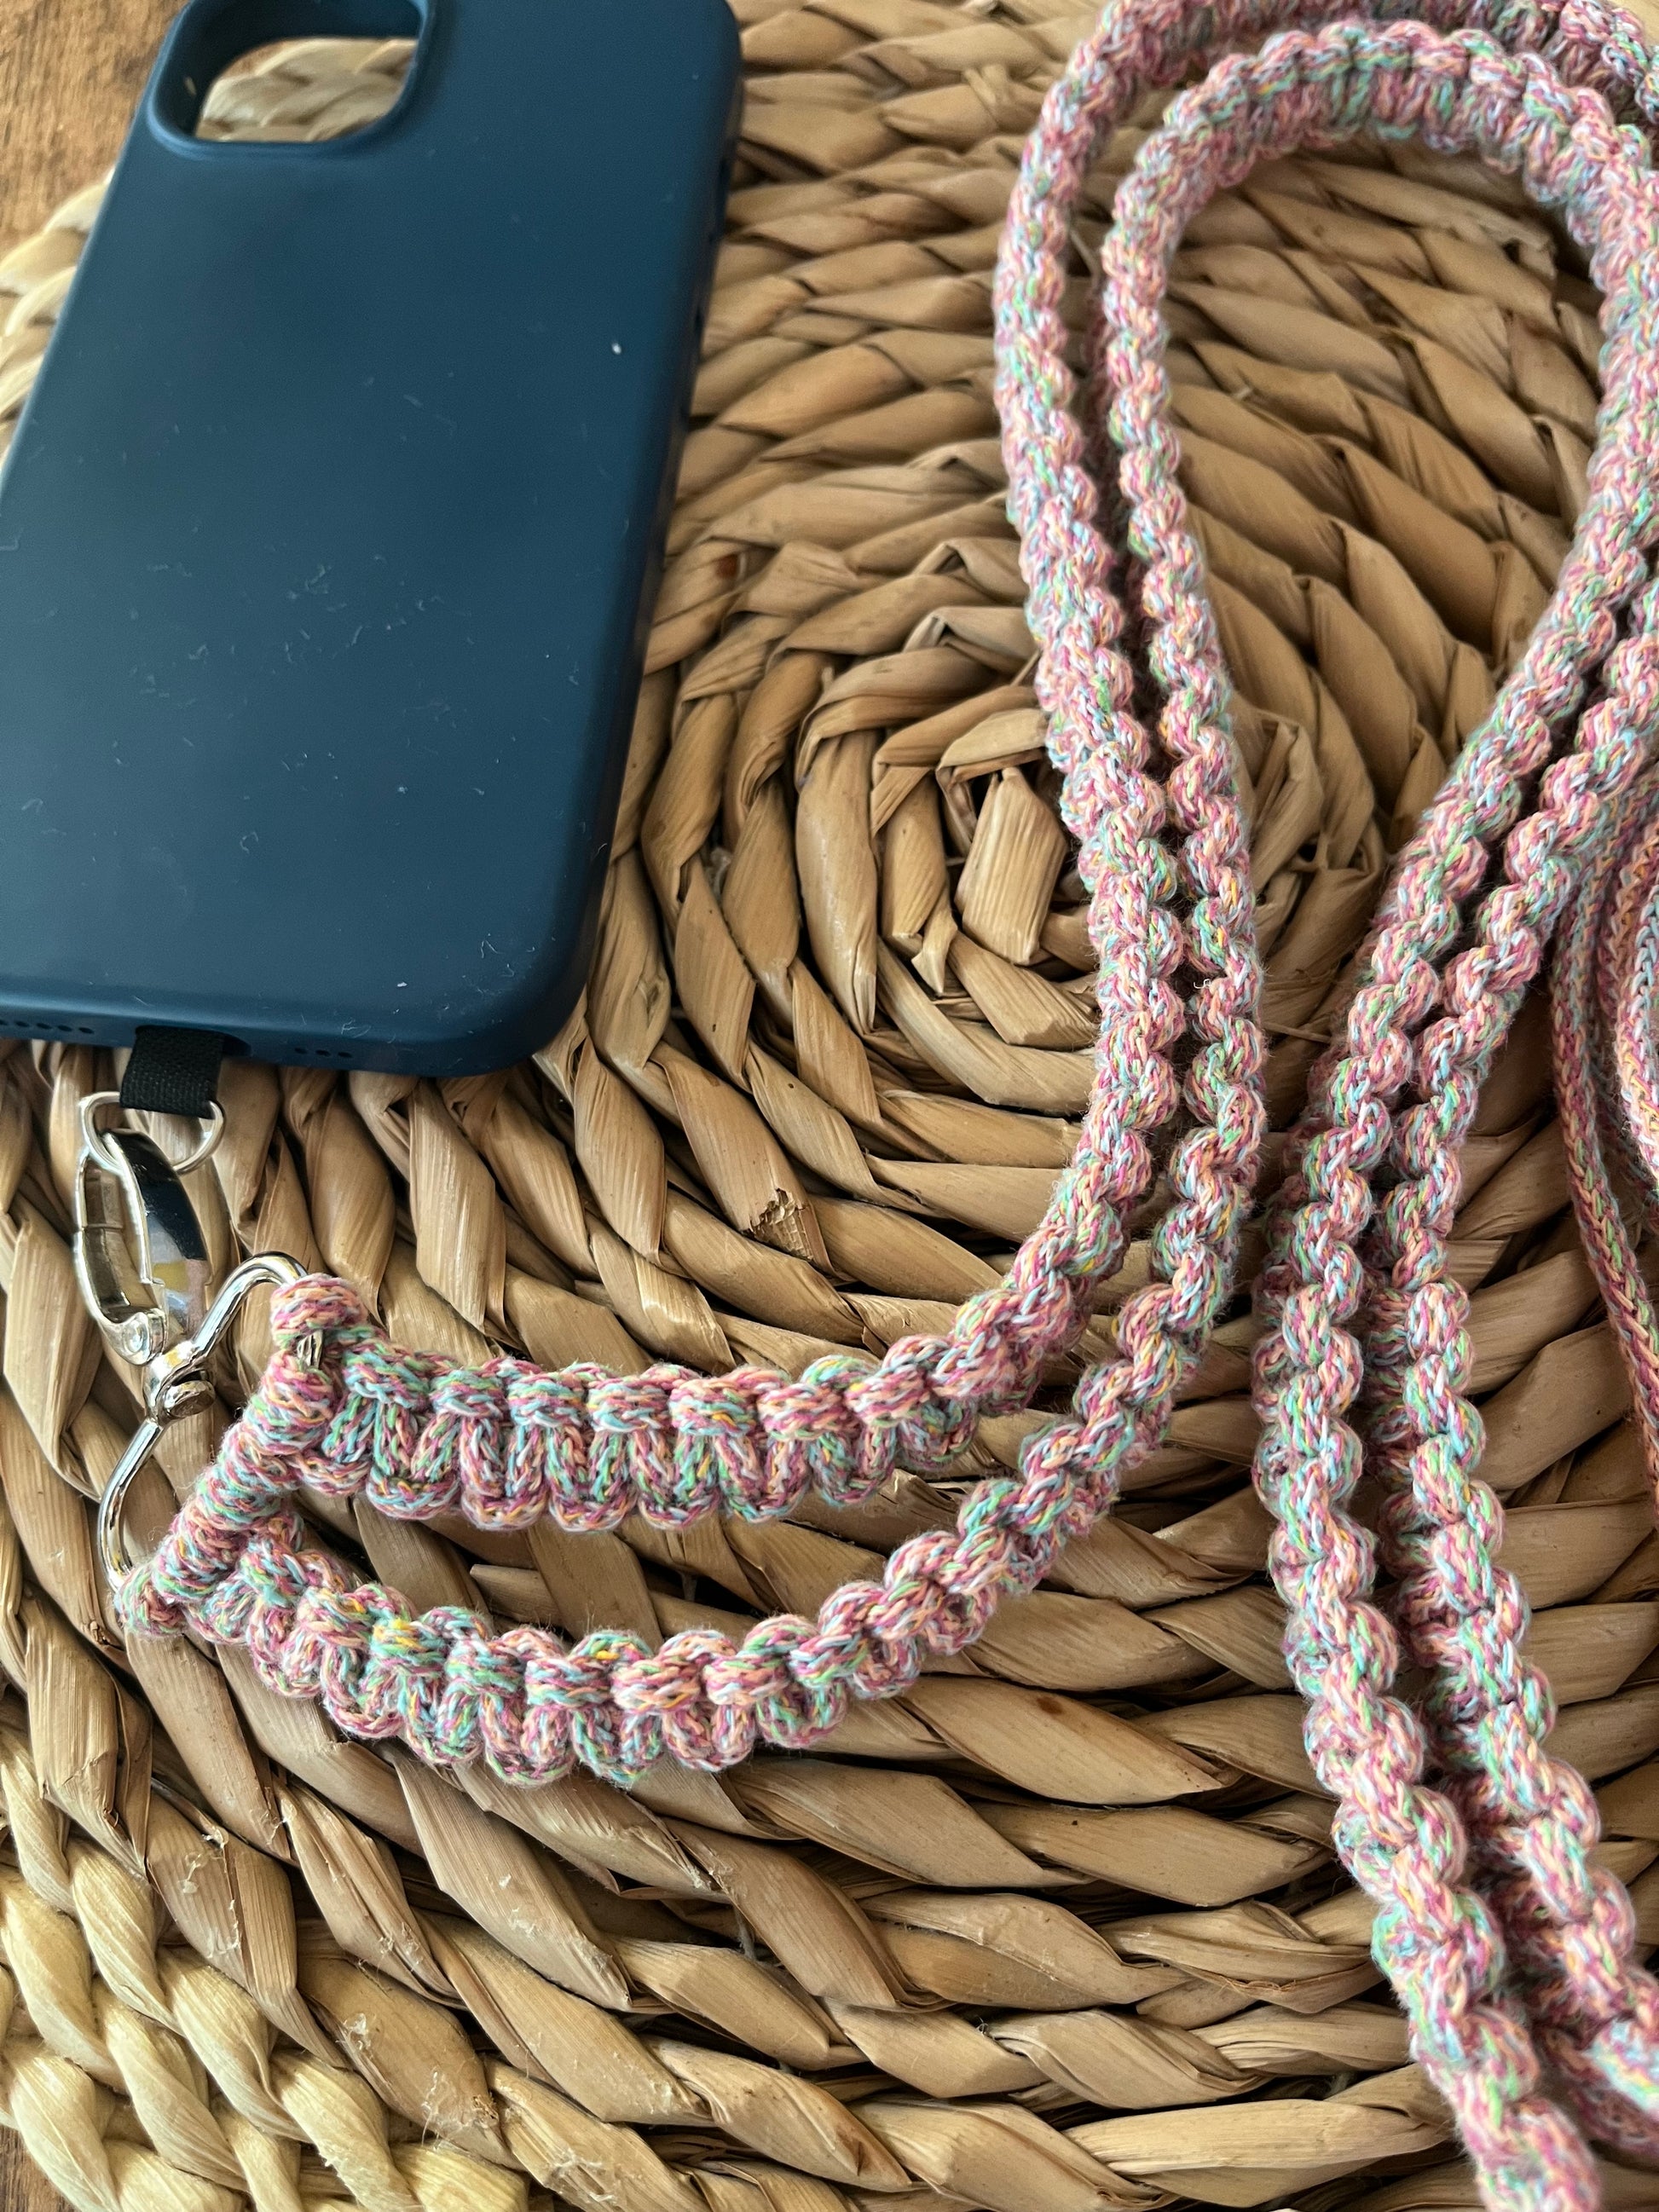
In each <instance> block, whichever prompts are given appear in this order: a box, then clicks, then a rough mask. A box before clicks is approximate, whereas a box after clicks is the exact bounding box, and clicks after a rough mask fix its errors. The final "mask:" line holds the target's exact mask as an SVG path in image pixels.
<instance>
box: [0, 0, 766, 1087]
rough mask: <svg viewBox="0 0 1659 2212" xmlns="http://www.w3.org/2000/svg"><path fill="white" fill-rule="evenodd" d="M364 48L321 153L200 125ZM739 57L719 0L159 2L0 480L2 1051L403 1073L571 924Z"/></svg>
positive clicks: (685, 389) (631, 643) (620, 727)
mask: <svg viewBox="0 0 1659 2212" xmlns="http://www.w3.org/2000/svg"><path fill="white" fill-rule="evenodd" d="M325 35H326V36H332V35H338V36H343V37H352V38H365V37H367V38H382V37H392V38H396V37H401V36H408V37H410V38H412V39H413V40H415V46H414V52H413V57H412V59H411V62H410V69H409V73H408V76H407V79H406V82H405V83H404V88H403V91H402V94H401V96H400V97H399V98H398V100H397V103H396V105H395V106H393V107H392V109H391V111H390V112H388V113H386V115H385V116H384V117H383V118H380V120H378V121H376V122H374V123H373V124H371V125H369V126H368V127H367V128H365V129H363V130H361V131H357V132H356V133H354V134H353V135H351V136H349V137H343V138H339V139H337V140H334V141H332V142H331V143H321V144H301V143H236V142H234V141H224V142H216V141H212V140H209V139H205V138H202V137H197V135H196V124H197V117H198V114H199V112H200V108H201V105H202V101H203V99H204V95H205V94H206V93H207V91H208V88H210V86H211V85H212V84H213V82H215V80H216V78H217V77H218V76H219V75H220V74H221V72H222V70H223V69H224V68H225V67H226V65H227V64H228V63H230V62H231V61H233V60H234V58H237V57H238V56H240V55H241V54H244V53H246V52H250V51H252V49H255V48H257V47H259V46H264V45H266V44H268V43H270V42H274V41H277V40H289V39H295V38H309V37H316V36H325ZM737 98H738V40H737V33H736V29H735V26H734V24H733V22H732V18H731V16H730V15H729V13H728V12H727V9H726V7H725V5H724V4H723V0H580V4H575V0H191V5H190V6H188V7H187V8H186V9H185V11H184V13H183V14H182V15H180V16H179V19H178V20H177V21H176V22H175V24H174V25H173V29H172V31H171V33H169V35H168V38H167V43H166V45H165V46H164V47H163V49H162V52H161V58H160V59H159V60H158V62H157V64H156V65H155V73H154V76H152V79H151V81H150V84H149V90H148V92H147V94H146V95H145V98H144V100H143V106H142V107H141V108H140V110H139V112H138V115H137V119H136V120H135V122H134V124H133V126H132V129H131V133H130V135H129V137H128V140H127V143H126V146H125V151H124V152H123V154H122V155H121V159H120V161H119V163H118V167H117V168H116V171H115V173H114V177H113V179H112V183H111V185H110V188H109V191H108V193H107V195H106V199H105V201H104V204H103V205H102V208H101V210H100V213H99V216H98V218H97V221H96V223H95V226H94V229H93V232H92V234H91V237H90V239H89V240H88V245H87V248H86V251H85V253H84V255H83V257H82V262H81V265H80V267H79V269H78V270H77V272H76V276H75V279H74V282H73V284H72V286H71V288H70V295H69V297H68V300H67V301H66V303H65V307H64V312H63V314H62V317H61V319H60V322H59V325H58V330H57V331H56V333H55V335H54V337H53V339H52V344H51V346H50V348H49V349H48V352H47V355H46V361H45V362H44V364H43V366H42V368H41V371H40V378H39V380H38V382H37V384H36V386H35V388H34V391H33V393H32V395H31V397H30V399H29V402H28V404H27V408H26V410H25V411H24V414H23V417H22V420H21V423H20V425H19V428H18V432H17V436H16V439H15V443H14V446H13V448H12V451H11V453H10V454H9V458H8V459H7V462H6V464H5V466H4V469H3V472H0V1032H6V1031H9V1032H10V1033H11V1034H14V1035H24V1036H55V1037H62V1038H66V1039H70V1040H74V1041H82V1042H88V1043H99V1044H107V1045H115V1044H122V1043H125V1042H130V1041H131V1036H132V1034H133V1030H134V1029H135V1027H136V1026H137V1025H139V1024H163V1025H167V1024H178V1025H180V1026H183V1027H185V1028H190V1029H195V1030H207V1031H213V1032H216V1033H217V1034H219V1035H221V1036H224V1037H226V1038H227V1039H228V1040H230V1041H231V1042H232V1048H245V1049H246V1050H247V1051H249V1052H252V1053H255V1054H258V1055H260V1056H261V1057H264V1058H267V1059H270V1060H279V1061H301V1062H310V1063H320V1064H322V1065H325V1066H336V1067H354V1066H355V1067H368V1068H381V1069H392V1070H403V1071H411V1072H418V1073H425V1074H433V1075H444V1074H456V1073H472V1072H477V1071H479V1070H482V1069H483V1068H486V1067H490V1066H500V1065H501V1064H503V1063H504V1062H506V1061H507V1060H512V1059H513V1058H515V1057H516V1056H518V1055H519V1054H522V1053H524V1052H526V1051H527V1050H530V1049H532V1048H534V1047H536V1046H538V1045H539V1044H541V1043H543V1042H545V1040H546V1039H547V1038H548V1036H550V1035H551V1034H552V1033H553V1032H554V1030H556V1028H557V1027H558V1026H559V1024H560V1023H561V1022H562V1020H563V1018H564V1017H565V1016H566V1014H567V1013H568V1011H569V1009H570V1007H571V1006H572V1005H573V1004H574V1000H575V997H576V994H577V993H578V992H579V990H580V987H581V982H582V979H583V976H584V974H585V971H586V963H587V958H588V954H589V951H590V948H591V943H592V931H593V926H594V920H595V914H596V908H597V903H598V899H599V891H600V888H601V885H602V881H603V877H604V870H605V858H606V852H607V848H608V844H609V840H610V836H611V823H612V817H613V815H614V811H615V807H616V802H617V793H618V790H619V787H620V780H621V775H622V769H623V757H624V753H625V750H626V745H627V740H628V734H629V725H630V720H631V716H632V710H633V705H634V699H635V690H636V688H637V684H638V679H639V671H640V666H641V655H642V652H643V646H644V640H645V635H646V631H647V626H648V623H649V618H650V610H651V604H652V599H653V593H654V590H655V585H656V579H657V575H658V573H659V565H660V560H661V547H662V541H663V535H664V531H665V524H666V518H667V513H668V509H669V505H670V502H671V496H672V486H673V476H674V471H675V466H676V462H677V456H678V442H679V438H680V435H681V431H682V428H683V423H684V413H685V409H686V405H687V401H688V397H689V392H690V383H691V378H692V374H693V372H694V369H695V366H696V355H697V349H698V342H699V337H700V334H701V325H702V312H703V308H704V306H705V303H706V299H707V293H708V284H709V281H710V276H711V271H712V269H713V265H714V254H715V251H716V248H717V246H718V242H719V234H720V219H721V213H722V204H723V198H724V192H725V185H726V175H727V172H728V169H729V165H730V160H731V152H732V144H733V138H734V129H735V119H736V102H737Z"/></svg>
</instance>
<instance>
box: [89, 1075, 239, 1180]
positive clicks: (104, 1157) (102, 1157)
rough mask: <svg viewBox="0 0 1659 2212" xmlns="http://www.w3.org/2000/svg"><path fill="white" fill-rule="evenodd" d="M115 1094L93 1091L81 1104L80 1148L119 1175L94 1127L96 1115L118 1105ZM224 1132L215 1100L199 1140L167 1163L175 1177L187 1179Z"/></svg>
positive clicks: (222, 1114) (208, 1156)
mask: <svg viewBox="0 0 1659 2212" xmlns="http://www.w3.org/2000/svg"><path fill="white" fill-rule="evenodd" d="M120 1103H121V1094H120V1092H119V1091H92V1092H90V1093H89V1094H88V1096H87V1097H84V1098H83V1099H82V1101H81V1146H82V1151H83V1152H90V1153H91V1154H92V1157H93V1158H94V1159H95V1160H96V1161H97V1163H98V1164H99V1166H100V1167H101V1168H104V1169H106V1170H107V1171H108V1172H109V1173H110V1174H111V1175H119V1174H120V1172H121V1170H120V1165H119V1164H118V1161H117V1160H116V1158H115V1157H114V1155H113V1154H112V1152H111V1151H110V1149H109V1146H108V1145H107V1144H106V1141H105V1139H106V1136H107V1135H108V1132H107V1131H106V1130H104V1129H100V1127H99V1126H98V1116H99V1115H100V1113H101V1112H102V1111H103V1109H104V1108H105V1107H106V1106H119V1104H120ZM224 1133H225V1109H224V1108H223V1107H222V1105H221V1104H220V1103H219V1102H218V1100H217V1099H216V1098H214V1099H211V1100H210V1101H209V1103H208V1109H207V1113H206V1115H205V1116H204V1121H203V1133H202V1140H201V1142H200V1144H198V1145H197V1147H196V1149H195V1151H194V1152H191V1154H190V1155H189V1157H188V1158H185V1159H182V1160H170V1161H169V1162H168V1163H167V1164H168V1165H169V1166H170V1167H171V1168H172V1170H173V1173H174V1175H176V1176H187V1175H188V1174H189V1173H190V1171H191V1169H192V1168H199V1167H200V1166H201V1165H202V1164H204V1161H207V1160H210V1159H211V1158H213V1155H214V1154H215V1152H217V1151H218V1149H219V1139H221V1137H222V1136H223V1135H224Z"/></svg>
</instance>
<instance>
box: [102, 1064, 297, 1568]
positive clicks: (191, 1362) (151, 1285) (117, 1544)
mask: <svg viewBox="0 0 1659 2212" xmlns="http://www.w3.org/2000/svg"><path fill="white" fill-rule="evenodd" d="M119 1104H120V1098H119V1097H118V1093H116V1092H115V1091H95V1092H94V1094H93V1096H92V1097H89V1098H86V1099H83V1100H82V1103H81V1157H80V1159H79V1161H78V1162H77V1163H76V1170H75V1275H76V1281H77V1282H78V1283H79V1284H80V1285H81V1295H82V1297H83V1298H84V1299H85V1300H86V1302H87V1309H88V1312H89V1313H90V1314H91V1315H92V1316H93V1318H94V1321H95V1322H97V1324H98V1326H99V1328H100V1329H101V1330H102V1331H103V1334H104V1338H105V1340H106V1343H107V1344H108V1346H109V1347H110V1349H111V1351H112V1352H116V1353H117V1354H118V1356H119V1357H120V1358H123V1359H125V1360H127V1361H129V1362H130V1363H131V1364H132V1365H133V1366H135V1367H142V1368H143V1370H144V1410H145V1413H146V1416H147V1418H146V1419H145V1420H144V1422H143V1425H142V1426H141V1427H140V1428H139V1430H138V1431H137V1434H136V1435H135V1436H134V1437H133V1439H132V1442H131V1443H130V1444H129V1445H128V1446H127V1448H126V1449H125V1452H123V1454H122V1455H121V1458H120V1462H119V1463H118V1466H117V1468H116V1469H115V1472H114V1474H112V1475H111V1477H110V1479H109V1481H108V1483H107V1484H106V1486H105V1489H104V1494H103V1496H102V1498H100V1500H99V1501H98V1551H99V1556H100V1558H101V1559H102V1560H103V1563H104V1571H105V1572H106V1574H107V1575H108V1576H109V1577H110V1580H111V1582H112V1583H115V1582H118V1581H119V1580H120V1579H121V1577H123V1576H124V1575H125V1573H126V1571H127V1569H128V1566H129V1565H130V1564H131V1563H130V1561H129V1559H128V1558H127V1547H126V1534H125V1529H124V1528H123V1527H122V1513H123V1509H124V1508H125V1504H126V1497H127V1492H128V1491H129V1490H130V1489H131V1486H132V1479H133V1477H134V1476H135V1475H136V1474H137V1472H138V1470H139V1468H141V1467H143V1464H144V1462H145V1461H146V1460H147V1459H148V1458H149V1455H150V1454H151V1453H152V1452H153V1451H154V1450H155V1447H156V1445H157V1443H159V1442H160V1441H161V1431H162V1430H163V1429H164V1428H165V1427H166V1426H167V1423H168V1422H169V1421H176V1420H177V1419H179V1416H180V1415H181V1414H183V1413H188V1412H189V1411H190V1410H191V1407H193V1406H201V1405H205V1404H206V1403H207V1402H208V1401H210V1399H211V1398H212V1396H213V1384H212V1383H211V1382H210V1379H209V1376H208V1371H207V1370H208V1362H209V1360H210V1359H211V1358H212V1357H213V1354H214V1352H216V1350H217V1348H218V1346H219V1344H220V1342H221V1341H222V1339H223V1336H224V1334H225V1332H226V1330H227V1329H228V1328H229V1327H230V1325H231V1323H232V1322H233V1321H234V1319H235V1318H236V1316H237V1314H238V1312H239V1311H240V1309H241V1305H242V1302H243V1300H244V1299H245V1298H246V1297H247V1294H248V1292H249V1291H252V1290H256V1289H258V1287H259V1285H261V1284H264V1283H270V1284H273V1285H279V1286H280V1285H286V1284H289V1283H297V1282H300V1281H301V1280H302V1279H303V1278H304V1275H305V1272H306V1271H305V1269H304V1268H303V1267H301V1265H300V1263H299V1261H297V1260H290V1259H289V1256H288V1255H287V1254H286V1253H285V1252H262V1253H260V1254H258V1256H257V1257H256V1258H254V1259H252V1260H245V1261H243V1262H242V1264H241V1266H240V1267H238V1268H236V1269H235V1270H234V1273H232V1274H231V1275H230V1276H229V1277H228V1279H227V1280H226V1282H225V1284H224V1286H223V1288H222V1290H221V1291H220V1292H219V1295H218V1296H217V1297H216V1298H215V1299H214V1300H213V1302H212V1304H209V1302H208V1294H209V1291H210V1289H211V1287H212V1281H213V1269H212V1264H211V1262H210V1260H209V1258H208V1251H207V1242H206V1239H205V1238H204V1237H203V1234H202V1225H201V1223H200V1222H199V1221H198V1220H197V1218H196V1209H195V1207H194V1206H192V1205H191V1202H190V1194H189V1192H188V1191H187V1190H186V1189H185V1186H184V1182H183V1181H182V1178H183V1177H184V1176H187V1175H188V1174H189V1173H190V1171H191V1169H192V1168H197V1167H200V1165H201V1164H202V1163H203V1161H204V1160H205V1159H209V1158H211V1157H212V1154H213V1152H214V1149H215V1147H216V1146H217V1144H218V1142H219V1139H220V1138H221V1137H222V1135H223V1134H224V1127H225V1117H224V1115H223V1113H222V1111H221V1109H220V1108H219V1107H218V1106H217V1105H215V1106H214V1107H213V1108H212V1109H211V1110H210V1113H209V1115H208V1119H207V1124H206V1127H205V1129H204V1133H203V1137H202V1141H201V1143H200V1144H199V1145H197V1147H196V1149H195V1151H194V1152H191V1155H190V1157H189V1158H188V1159H185V1160H182V1161H180V1162H179V1164H178V1165H177V1166H176V1167H175V1166H174V1164H173V1162H172V1161H171V1160H170V1159H168V1158H167V1154H166V1153H165V1152H163V1151H162V1150H161V1146H159V1145H157V1144H155V1143H154V1142H153V1141H152V1140H151V1139H149V1137H147V1136H145V1135H144V1134H143V1131H142V1130H138V1129H125V1128H123V1129H106V1128H104V1127H101V1126H100V1115H102V1113H103V1112H104V1109H106V1107H111V1106H118V1105H119ZM304 1350H305V1346H303V1345H302V1346H301V1351H302V1352H303V1351H304Z"/></svg>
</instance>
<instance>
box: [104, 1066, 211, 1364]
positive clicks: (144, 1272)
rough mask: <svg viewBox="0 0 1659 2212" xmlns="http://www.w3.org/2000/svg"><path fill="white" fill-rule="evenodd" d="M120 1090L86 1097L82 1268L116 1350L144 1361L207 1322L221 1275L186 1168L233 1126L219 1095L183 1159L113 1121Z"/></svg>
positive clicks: (199, 1160)
mask: <svg viewBox="0 0 1659 2212" xmlns="http://www.w3.org/2000/svg"><path fill="white" fill-rule="evenodd" d="M119 1103H120V1100H119V1097H118V1095H117V1093H116V1092H114V1091H95V1092H94V1094H93V1096H92V1097H90V1098H84V1099H82V1102H81V1158H80V1159H79V1161H78V1162H77V1164H76V1171H75V1273H76V1280H77V1281H78V1282H79V1284H80V1285H81V1295H82V1297H83V1298H84V1299H85V1300H86V1302H87V1307H88V1311H89V1312H90V1313H91V1315H92V1316H93V1318H94V1321H95V1322H97V1323H98V1326H99V1328H100V1329H101V1330H102V1331H103V1333H104V1336H105V1339H106V1341H107V1343H108V1345H109V1347H110V1349H111V1351H112V1352H116V1353H118V1355H119V1356H120V1358H123V1359H126V1360H130V1361H131V1364H133V1365H134V1366H135V1367H142V1366H144V1365H145V1364H147V1363H148V1362H149V1361H150V1360H152V1359H154V1358H156V1357H157V1356H158V1355H159V1354H160V1353H161V1352H166V1351H167V1350H168V1349H169V1348H170V1347H171V1346H173V1345H175V1344H177V1343H178V1342H179V1339H180V1338H181V1337H185V1336H188V1335H190V1334H191V1331H192V1330H194V1329H197V1328H200V1326H201V1322H202V1316H203V1315H204V1313H205V1312H206V1311H207V1302H208V1291H209V1288H210V1283H211V1279H212V1270H211V1267H210V1265H209V1261H208V1255H207V1245H206V1243H205V1241H204V1238H203V1236H202V1227H201V1224H200V1223H199V1222H198V1221H197V1218H196V1209H195V1207H194V1206H192V1205H191V1202H190V1194H189V1193H188V1191H186V1190H185V1186H184V1183H183V1182H182V1180H181V1178H182V1177H183V1176H186V1175H188V1174H189V1172H190V1170H191V1168H194V1167H199V1166H200V1165H201V1164H202V1162H203V1161H204V1160H205V1159H207V1158H210V1156H211V1154H212V1152H213V1151H214V1148H215V1146H216V1145H217V1144H218V1142H219V1139H220V1137H221V1136H222V1133H223V1132H224V1126H225V1117H224V1115H223V1114H222V1112H221V1110H220V1109H219V1108H218V1107H217V1106H215V1107H214V1109H213V1111H212V1113H211V1115H210V1116H209V1119H208V1124H207V1130H206V1133H205V1134H204V1137H203V1139H202V1141H201V1143H200V1144H199V1145H198V1146H197V1147H196V1150H195V1151H194V1152H192V1153H191V1156H190V1158H188V1159H187V1160H185V1161H184V1162H183V1163H182V1164H180V1165H179V1166H178V1167H175V1166H174V1165H173V1162H172V1161H171V1160H170V1159H168V1158H167V1154H166V1153H165V1152H163V1151H162V1150H161V1146H159V1145H157V1144H155V1143H154V1142H152V1140H151V1139H149V1137H147V1136H145V1135H144V1134H143V1132H142V1131H141V1130H138V1129H105V1128H101V1127H100V1126H99V1116H100V1114H101V1113H102V1111H103V1109H105V1108H106V1106H118V1105H119Z"/></svg>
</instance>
